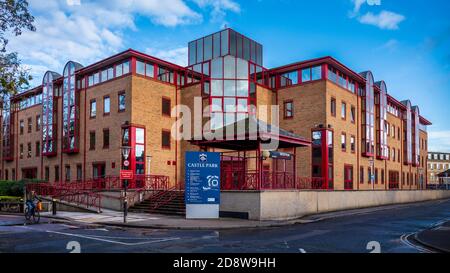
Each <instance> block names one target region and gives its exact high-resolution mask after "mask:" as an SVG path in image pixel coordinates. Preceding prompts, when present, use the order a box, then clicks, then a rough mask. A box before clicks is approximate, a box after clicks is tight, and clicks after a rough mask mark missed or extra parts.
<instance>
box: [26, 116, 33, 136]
mask: <svg viewBox="0 0 450 273" xmlns="http://www.w3.org/2000/svg"><path fill="white" fill-rule="evenodd" d="M27 128H28V130H27V131H28V133H31V131H32V130H33V119H32V118H28V127H27Z"/></svg>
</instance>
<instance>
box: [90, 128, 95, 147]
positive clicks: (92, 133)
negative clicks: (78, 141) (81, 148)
mask: <svg viewBox="0 0 450 273" xmlns="http://www.w3.org/2000/svg"><path fill="white" fill-rule="evenodd" d="M89 150H95V131H91V132H89Z"/></svg>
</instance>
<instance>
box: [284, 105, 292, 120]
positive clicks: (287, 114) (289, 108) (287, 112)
mask: <svg viewBox="0 0 450 273" xmlns="http://www.w3.org/2000/svg"><path fill="white" fill-rule="evenodd" d="M293 116H294V104H293V102H292V101H285V102H284V118H292V117H293Z"/></svg>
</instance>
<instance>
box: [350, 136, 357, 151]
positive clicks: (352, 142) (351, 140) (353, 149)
mask: <svg viewBox="0 0 450 273" xmlns="http://www.w3.org/2000/svg"><path fill="white" fill-rule="evenodd" d="M355 146H356V145H355V136H351V137H350V149H351V151H352V153H354V152H355V149H356V147H355Z"/></svg>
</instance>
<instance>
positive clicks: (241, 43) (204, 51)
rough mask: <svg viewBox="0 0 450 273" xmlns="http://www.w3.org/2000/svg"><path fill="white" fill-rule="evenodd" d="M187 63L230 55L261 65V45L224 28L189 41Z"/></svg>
mask: <svg viewBox="0 0 450 273" xmlns="http://www.w3.org/2000/svg"><path fill="white" fill-rule="evenodd" d="M188 48H189V53H188V56H189V58H188V59H189V65H195V64H199V63H201V62H204V61H209V60H212V59H214V58H217V57H223V56H226V55H231V56H234V57H238V58H242V59H244V60H247V61H251V62H254V63H256V64H258V65H262V63H263V56H262V45H261V44H258V43H256V42H255V41H253V40H251V39H249V38H247V37H245V36H243V35H241V34H239V33H237V32H235V31H233V30H231V29H225V30H222V31H220V32H217V33H214V34H211V35H208V36H206V37H203V38H200V39H198V40H195V41H192V42H190V43H189V46H188Z"/></svg>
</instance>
